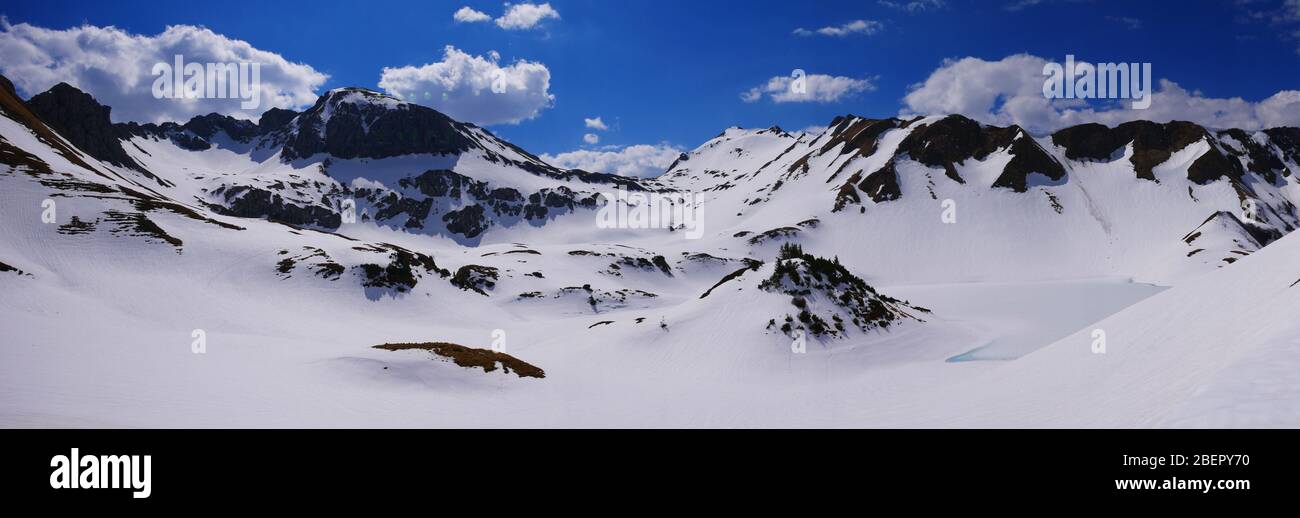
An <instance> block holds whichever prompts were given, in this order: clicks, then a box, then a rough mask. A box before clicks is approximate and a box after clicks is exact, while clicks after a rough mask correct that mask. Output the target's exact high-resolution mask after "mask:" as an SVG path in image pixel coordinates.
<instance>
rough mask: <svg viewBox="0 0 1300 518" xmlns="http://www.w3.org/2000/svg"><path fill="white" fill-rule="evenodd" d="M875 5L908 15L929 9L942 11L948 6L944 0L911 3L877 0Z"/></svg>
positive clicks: (922, 0)
mask: <svg viewBox="0 0 1300 518" xmlns="http://www.w3.org/2000/svg"><path fill="white" fill-rule="evenodd" d="M876 3H878V4H880V5H881V6H884V7H888V8H890V9H897V10H899V11H907V12H909V13H918V12H922V11H929V10H931V9H943V8H944V7H947V6H948V3H947V2H945V1H944V0H911V1H897V2H895V1H891V0H879V1H878V2H876Z"/></svg>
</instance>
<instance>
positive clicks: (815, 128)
mask: <svg viewBox="0 0 1300 518" xmlns="http://www.w3.org/2000/svg"><path fill="white" fill-rule="evenodd" d="M828 129H830V127H829V126H821V125H817V124H814V125H812V126H808V127H807V128H804V129H801V130H799V132H800V133H806V134H808V135H821V134H822V133H826V130H828Z"/></svg>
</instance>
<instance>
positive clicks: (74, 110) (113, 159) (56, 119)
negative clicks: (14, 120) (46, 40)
mask: <svg viewBox="0 0 1300 518" xmlns="http://www.w3.org/2000/svg"><path fill="white" fill-rule="evenodd" d="M7 81H8V80H6V82H7ZM10 86H12V85H10ZM27 107H28V108H30V109H31V110H32V112H33V113H35V114H36V116H37V117H40V118H41V120H42V121H44V122H45V124H46V125H48V126H49V127H50V128H51V129H53V130H55V131H57V132H59V134H60V135H63V137H64V138H66V139H68V141H70V142H72V144H73V145H75V146H77V147H78V148H80V149H81V150H82V151H85V152H86V153H87V154H89V155H90V156H93V157H95V158H98V159H99V160H102V161H104V162H106V163H109V164H113V165H116V166H120V167H130V168H132V169H142V168H141V167H140V164H137V163H136V162H135V160H132V159H131V157H130V156H128V155H127V154H126V150H125V149H122V143H121V141H119V140H118V135H117V132H116V131H115V130H114V129H113V122H112V120H111V119H110V117H109V112H110V111H112V108H109V107H108V106H104V105H102V104H99V102H98V101H96V100H95V98H94V97H91V96H90V94H87V93H85V92H82V91H81V90H78V89H76V88H75V87H73V86H72V85H69V84H67V83H59V84H57V85H54V87H53V88H50V89H49V90H46V91H45V92H43V93H40V94H37V95H35V96H33V97H32V98H31V99H28V100H27Z"/></svg>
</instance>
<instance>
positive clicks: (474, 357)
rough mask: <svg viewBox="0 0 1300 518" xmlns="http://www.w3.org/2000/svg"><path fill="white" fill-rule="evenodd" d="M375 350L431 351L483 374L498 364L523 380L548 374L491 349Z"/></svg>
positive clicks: (392, 347) (394, 347) (426, 346)
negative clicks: (480, 368)
mask: <svg viewBox="0 0 1300 518" xmlns="http://www.w3.org/2000/svg"><path fill="white" fill-rule="evenodd" d="M374 348H375V349H383V350H385V351H405V350H409V349H419V350H422V351H429V352H430V353H432V354H434V355H435V356H441V357H444V358H449V359H451V361H453V362H455V363H456V365H459V366H461V367H466V368H471V369H472V368H475V367H482V368H483V372H492V371H494V370H496V369H497V364H498V363H500V364H501V368H503V369H505V372H506V374H509V373H510V369H514V373H515V375H517V376H519V377H521V378H545V377H546V372H545V371H543V370H542V369H540V368H538V367H537V366H535V365H532V364H530V363H528V362H525V361H523V360H520V359H519V358H515V357H514V356H510V355H509V354H506V353H499V352H496V351H492V350H489V349H477V348H474V347H465V346H463V345H457V344H453V343H448V342H427V343H420V344H414V343H409V344H384V345H376V346H374Z"/></svg>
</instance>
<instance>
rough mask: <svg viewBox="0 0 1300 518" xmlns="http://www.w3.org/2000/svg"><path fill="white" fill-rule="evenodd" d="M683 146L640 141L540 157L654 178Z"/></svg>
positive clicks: (568, 166) (557, 163) (566, 164)
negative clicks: (594, 149) (639, 142)
mask: <svg viewBox="0 0 1300 518" xmlns="http://www.w3.org/2000/svg"><path fill="white" fill-rule="evenodd" d="M681 154H682V149H681V148H679V147H676V146H670V145H668V144H657V145H649V144H638V145H635V146H627V147H623V148H613V149H607V150H602V151H589V150H585V149H581V150H577V151H570V152H567V153H560V154H558V155H555V156H551V155H542V156H541V159H542V160H545V161H546V162H548V163H550V164H552V165H554V166H556V167H563V168H566V169H582V170H584V171H592V172H598V173H612V174H619V175H623V176H636V177H641V178H652V177H655V176H658V175H660V174H662V173H663V172H664V171H665V170H667V169H668V166H670V165H672V163H673V161H674V160H677V157H679V156H681Z"/></svg>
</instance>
